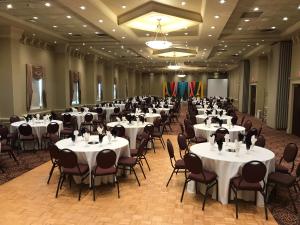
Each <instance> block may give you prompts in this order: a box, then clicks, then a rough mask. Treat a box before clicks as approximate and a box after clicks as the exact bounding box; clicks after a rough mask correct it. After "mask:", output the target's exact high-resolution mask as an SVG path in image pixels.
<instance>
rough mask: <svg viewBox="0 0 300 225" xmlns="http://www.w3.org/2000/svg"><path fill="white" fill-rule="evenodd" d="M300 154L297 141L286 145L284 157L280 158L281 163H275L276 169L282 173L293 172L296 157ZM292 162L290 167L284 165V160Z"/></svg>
mask: <svg viewBox="0 0 300 225" xmlns="http://www.w3.org/2000/svg"><path fill="white" fill-rule="evenodd" d="M297 154H298V146H297V145H296V144H295V143H289V144H287V146H285V149H284V152H283V155H282V157H281V158H280V161H279V163H277V164H276V165H275V171H276V172H281V173H292V172H293V170H294V167H295V159H296V157H297ZM283 161H285V162H286V163H289V164H290V163H291V164H292V168H291V169H289V168H287V167H285V166H283V165H282V162H283Z"/></svg>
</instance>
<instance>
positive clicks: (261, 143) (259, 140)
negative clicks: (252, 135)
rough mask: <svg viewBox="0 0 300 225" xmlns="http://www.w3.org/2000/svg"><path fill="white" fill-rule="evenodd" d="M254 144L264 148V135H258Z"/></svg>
mask: <svg viewBox="0 0 300 225" xmlns="http://www.w3.org/2000/svg"><path fill="white" fill-rule="evenodd" d="M255 145H256V146H259V147H262V148H264V147H265V146H266V139H265V137H264V136H263V135H259V136H258V137H257V141H256V143H255Z"/></svg>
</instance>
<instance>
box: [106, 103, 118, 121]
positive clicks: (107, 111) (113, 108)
mask: <svg viewBox="0 0 300 225" xmlns="http://www.w3.org/2000/svg"><path fill="white" fill-rule="evenodd" d="M102 109H103V110H104V111H105V112H106V122H108V121H110V115H111V114H113V113H114V110H115V107H109V106H108V107H102ZM120 111H121V110H120Z"/></svg>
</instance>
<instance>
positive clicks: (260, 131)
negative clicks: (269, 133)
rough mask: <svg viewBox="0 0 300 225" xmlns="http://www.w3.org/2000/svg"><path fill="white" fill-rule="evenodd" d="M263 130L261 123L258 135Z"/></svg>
mask: <svg viewBox="0 0 300 225" xmlns="http://www.w3.org/2000/svg"><path fill="white" fill-rule="evenodd" d="M261 132H262V125H260V128H259V129H258V133H257V136H260V134H261Z"/></svg>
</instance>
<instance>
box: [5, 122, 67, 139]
mask: <svg viewBox="0 0 300 225" xmlns="http://www.w3.org/2000/svg"><path fill="white" fill-rule="evenodd" d="M51 122H56V123H57V124H58V126H59V128H58V135H60V131H61V130H62V129H63V122H62V121H60V120H51ZM23 123H26V121H18V122H14V123H12V124H11V125H10V132H11V133H13V132H15V131H16V130H17V129H18V127H19V126H20V125H21V124H23ZM49 123H50V122H49V121H47V122H44V120H36V121H35V123H33V122H32V121H29V122H28V124H29V125H30V126H31V127H32V133H33V134H35V135H36V136H37V137H38V139H39V142H40V143H41V140H42V135H43V134H44V133H46V132H47V126H48V124H49Z"/></svg>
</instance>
